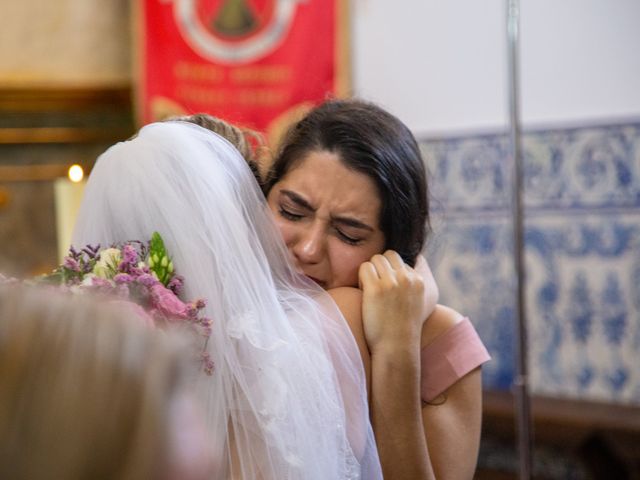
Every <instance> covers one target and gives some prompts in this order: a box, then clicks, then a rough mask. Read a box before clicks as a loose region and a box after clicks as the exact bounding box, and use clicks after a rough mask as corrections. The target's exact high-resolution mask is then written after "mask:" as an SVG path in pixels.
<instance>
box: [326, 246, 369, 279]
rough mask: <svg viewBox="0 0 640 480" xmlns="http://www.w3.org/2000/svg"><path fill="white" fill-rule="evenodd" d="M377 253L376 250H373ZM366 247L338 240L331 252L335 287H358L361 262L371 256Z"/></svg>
mask: <svg viewBox="0 0 640 480" xmlns="http://www.w3.org/2000/svg"><path fill="white" fill-rule="evenodd" d="M373 253H376V252H373ZM373 253H371V254H369V252H368V250H366V249H364V248H355V247H352V246H349V245H345V244H343V243H341V242H338V241H336V243H335V244H333V245H332V248H331V252H330V253H329V257H330V261H331V271H332V275H333V282H332V286H333V287H357V286H358V269H359V268H360V264H362V263H363V262H366V261H367V260H369V259H370V258H371V256H372V255H373Z"/></svg>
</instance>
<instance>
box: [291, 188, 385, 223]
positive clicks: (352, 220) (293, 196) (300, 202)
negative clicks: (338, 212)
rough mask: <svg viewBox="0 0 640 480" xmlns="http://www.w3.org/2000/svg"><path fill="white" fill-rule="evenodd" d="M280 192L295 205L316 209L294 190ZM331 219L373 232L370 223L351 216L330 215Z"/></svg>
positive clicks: (311, 209)
mask: <svg viewBox="0 0 640 480" xmlns="http://www.w3.org/2000/svg"><path fill="white" fill-rule="evenodd" d="M280 193H281V194H282V195H285V196H286V197H288V198H289V199H290V200H291V201H292V202H294V203H295V204H296V205H298V206H299V207H302V208H304V209H305V210H309V211H311V212H315V211H316V209H315V208H314V207H313V206H312V205H311V204H310V203H309V202H308V201H307V200H305V199H304V198H302V197H301V196H300V195H298V194H297V193H296V192H292V191H291V190H280ZM331 220H332V221H333V222H337V223H340V224H342V225H346V226H348V227H353V228H358V229H361V230H367V231H369V232H373V231H374V229H373V227H371V226H370V225H367V224H366V223H364V222H362V221H360V220H357V219H355V218H353V217H343V216H335V217H334V216H332V217H331Z"/></svg>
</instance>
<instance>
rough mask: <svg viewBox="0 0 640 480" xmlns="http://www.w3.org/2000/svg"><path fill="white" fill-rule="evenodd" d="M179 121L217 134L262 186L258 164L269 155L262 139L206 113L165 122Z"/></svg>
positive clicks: (254, 132)
mask: <svg viewBox="0 0 640 480" xmlns="http://www.w3.org/2000/svg"><path fill="white" fill-rule="evenodd" d="M176 120H177V121H181V122H189V123H194V124H196V125H198V126H200V127H202V128H206V129H207V130H210V131H212V132H213V133H217V134H218V135H220V136H221V137H222V138H224V139H225V140H227V141H228V142H229V143H230V144H231V145H233V146H234V147H235V148H236V150H238V152H240V155H242V157H243V158H244V159H245V160H246V162H247V163H248V164H249V167H250V168H251V171H252V172H253V174H254V175H255V177H256V180H257V181H258V183H259V184H262V178H261V175H260V169H259V164H260V163H261V162H262V161H263V159H264V158H266V157H268V156H269V155H270V152H269V150H268V148H267V146H266V144H265V141H264V137H263V136H262V135H261V134H260V133H258V132H256V131H255V130H251V129H248V128H241V127H238V126H236V125H233V124H231V123H229V122H226V121H225V120H222V119H221V118H218V117H214V116H213V115H209V114H208V113H194V114H193V115H184V116H179V117H171V118H168V119H166V121H176Z"/></svg>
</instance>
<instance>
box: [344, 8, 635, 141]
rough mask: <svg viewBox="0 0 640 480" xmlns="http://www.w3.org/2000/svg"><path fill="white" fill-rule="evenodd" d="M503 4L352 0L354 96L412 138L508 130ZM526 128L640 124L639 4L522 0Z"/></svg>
mask: <svg viewBox="0 0 640 480" xmlns="http://www.w3.org/2000/svg"><path fill="white" fill-rule="evenodd" d="M504 4H505V0H484V1H478V0H447V1H442V0H395V1H388V0H353V20H352V21H353V42H354V44H353V59H354V90H355V92H356V93H357V94H358V95H360V96H363V97H365V98H368V99H371V100H374V101H377V102H379V103H381V104H383V105H385V106H386V107H387V108H389V109H390V110H392V111H393V112H394V113H396V114H397V115H398V116H400V117H401V118H402V119H403V120H405V121H406V122H407V123H408V124H409V126H410V127H411V128H412V129H413V130H414V131H415V132H416V133H417V134H427V135H430V134H438V133H448V132H461V131H478V130H480V131H483V130H493V129H495V128H500V127H503V126H504V125H506V122H507V108H508V106H507V91H506V89H507V78H506V32H505V26H504V25H505V7H504ZM521 7H522V8H521V10H522V12H521V13H522V15H521V78H522V84H521V94H522V104H521V105H522V117H523V122H524V125H525V127H526V126H536V125H542V124H545V125H548V124H580V123H585V122H591V121H599V120H600V121H601V120H612V119H624V118H629V117H640V28H638V23H639V21H640V2H638V1H637V0H555V1H554V0H521Z"/></svg>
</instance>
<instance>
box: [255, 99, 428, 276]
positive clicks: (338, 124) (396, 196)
mask: <svg viewBox="0 0 640 480" xmlns="http://www.w3.org/2000/svg"><path fill="white" fill-rule="evenodd" d="M314 151H328V152H331V153H334V154H336V155H338V156H339V157H340V159H341V160H342V162H344V164H345V165H346V166H347V167H348V168H350V169H353V170H354V171H356V172H360V173H363V174H365V175H367V176H369V177H370V178H371V179H372V180H373V181H374V183H375V185H376V187H377V189H378V194H379V195H380V199H381V203H382V207H381V212H380V225H379V227H380V229H381V230H382V232H383V233H384V235H385V241H386V244H385V249H393V250H396V251H397V252H398V253H399V254H400V256H401V257H402V259H403V260H404V261H405V262H406V263H407V264H409V265H412V266H413V265H414V264H415V261H416V257H417V256H418V254H419V253H420V251H421V250H422V247H423V245H424V242H425V238H426V235H427V232H428V230H429V199H428V187H427V176H426V171H425V166H424V162H423V160H422V155H421V154H420V149H419V147H418V143H417V142H416V139H415V137H414V136H413V134H412V133H411V131H410V130H409V128H408V127H407V126H406V125H405V124H404V123H402V122H401V121H400V120H399V119H398V118H396V117H395V116H393V115H392V114H390V113H389V112H387V111H385V110H383V109H382V108H380V107H379V106H377V105H374V104H372V103H369V102H365V101H362V100H355V99H351V100H328V101H326V102H324V103H323V104H321V105H319V106H317V107H316V108H314V109H313V110H311V111H310V112H309V113H308V114H307V115H306V116H305V117H304V118H303V119H302V120H300V121H299V122H297V123H295V124H294V125H293V126H292V127H291V128H290V129H289V130H288V132H287V133H286V134H285V137H284V139H283V141H282V144H281V146H280V149H279V151H278V153H277V155H276V157H275V159H274V162H273V164H272V166H271V169H270V171H269V173H268V175H267V178H266V179H265V182H264V184H263V188H264V191H265V195H266V194H268V193H269V191H270V190H271V188H272V187H273V186H274V185H275V184H276V183H277V182H278V181H279V180H281V179H282V178H283V177H284V176H285V175H286V174H287V172H288V171H289V170H290V169H291V168H292V167H293V166H295V165H296V163H297V162H299V161H301V160H302V159H304V158H305V157H306V156H307V155H308V154H309V153H311V152H314Z"/></svg>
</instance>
